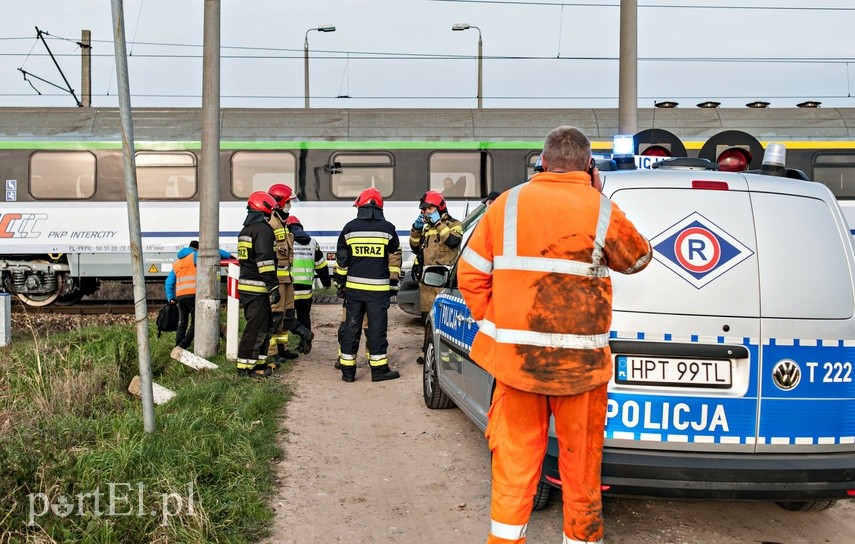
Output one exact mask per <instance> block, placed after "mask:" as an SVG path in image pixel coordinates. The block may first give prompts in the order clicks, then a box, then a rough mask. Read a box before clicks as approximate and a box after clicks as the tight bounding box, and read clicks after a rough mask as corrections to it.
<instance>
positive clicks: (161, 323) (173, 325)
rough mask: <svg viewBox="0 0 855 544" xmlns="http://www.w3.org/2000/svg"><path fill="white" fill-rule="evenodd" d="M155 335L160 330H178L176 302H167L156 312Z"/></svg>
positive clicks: (158, 335)
mask: <svg viewBox="0 0 855 544" xmlns="http://www.w3.org/2000/svg"><path fill="white" fill-rule="evenodd" d="M155 323H156V324H157V337H158V338H160V333H162V332H175V331H177V330H178V304H167V305H166V306H164V307H163V308H161V309H160V310H158V312H157V321H155Z"/></svg>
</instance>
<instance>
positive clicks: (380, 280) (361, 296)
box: [335, 205, 401, 301]
mask: <svg viewBox="0 0 855 544" xmlns="http://www.w3.org/2000/svg"><path fill="white" fill-rule="evenodd" d="M400 275H401V244H400V241H399V240H398V234H397V233H396V232H395V225H393V224H392V223H390V222H389V221H386V219H385V218H384V217H383V210H381V209H380V208H377V207H375V206H371V205H369V206H363V207H361V208H359V209H358V211H357V216H356V219H353V220H352V221H350V222H348V223H347V224H346V225H345V226H344V228H343V229H342V231H341V234H340V235H339V237H338V244H337V246H336V269H335V280H336V283H337V284H338V285H339V286H343V287H344V288H345V291H346V293H347V295H346V297H347V299H348V300H354V301H367V300H377V299H379V298H384V297H389V296H391V294H392V291H393V289H397V287H398V279H399V278H400Z"/></svg>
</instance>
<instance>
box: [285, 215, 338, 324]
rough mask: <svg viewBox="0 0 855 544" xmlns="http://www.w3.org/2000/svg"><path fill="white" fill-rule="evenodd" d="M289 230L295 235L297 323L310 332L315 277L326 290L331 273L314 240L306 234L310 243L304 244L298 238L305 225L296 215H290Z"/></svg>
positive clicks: (286, 222) (294, 280) (293, 275)
mask: <svg viewBox="0 0 855 544" xmlns="http://www.w3.org/2000/svg"><path fill="white" fill-rule="evenodd" d="M285 225H286V226H287V227H288V230H289V231H290V232H291V233H292V234H294V240H295V243H294V264H293V265H292V266H291V279H292V281H293V282H294V308H295V310H296V311H297V321H298V322H299V323H300V325H302V326H303V327H305V328H307V329H308V330H310V331H311V330H312V286H313V285H314V283H315V276H317V277H318V279H320V280H321V285H323V286H324V287H325V288H327V287H329V286H330V285H331V280H330V271H329V268H328V266H327V259H326V257H324V252H323V251H321V248H320V247H319V246H318V242H316V241H315V239H314V238H312V237H311V236H309V235H308V234H306V235H305V236H306V237H308V239H309V240H308V242H307V243H303V242H301V241H300V240H302V239H304V238H302V237H300V238H298V236H299V235H300V233H301V232H303V233H305V231H304V230H303V225H302V223H300V220H299V219H297V216H296V215H289V216H288V219H286V220H285Z"/></svg>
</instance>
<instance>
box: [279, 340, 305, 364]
mask: <svg viewBox="0 0 855 544" xmlns="http://www.w3.org/2000/svg"><path fill="white" fill-rule="evenodd" d="M276 355H278V356H279V357H281V359H282V360H283V361H284V360H290V359H296V358H297V357H299V356H300V354H299V353H297V352H296V351H294V350H293V349H288V345H287V344H276Z"/></svg>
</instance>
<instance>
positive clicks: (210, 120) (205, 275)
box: [193, 0, 220, 358]
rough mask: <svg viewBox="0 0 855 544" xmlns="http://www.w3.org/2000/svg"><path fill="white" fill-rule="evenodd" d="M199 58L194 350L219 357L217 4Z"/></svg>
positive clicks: (208, 7)
mask: <svg viewBox="0 0 855 544" xmlns="http://www.w3.org/2000/svg"><path fill="white" fill-rule="evenodd" d="M204 18H205V21H204V36H203V44H202V46H203V53H202V55H203V59H202V161H201V164H200V166H201V168H200V170H199V254H198V255H197V259H196V316H195V320H196V334H195V338H194V339H193V344H194V346H195V347H194V351H195V353H196V355H199V356H201V357H205V358H208V357H213V356H214V355H216V354H217V351H218V349H217V348H219V342H220V296H219V295H220V289H219V287H220V284H219V278H218V276H217V273H216V272H217V271H218V270H219V265H220V252H219V247H220V193H219V190H220V168H219V166H220V164H219V160H220V0H205V15H204Z"/></svg>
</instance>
